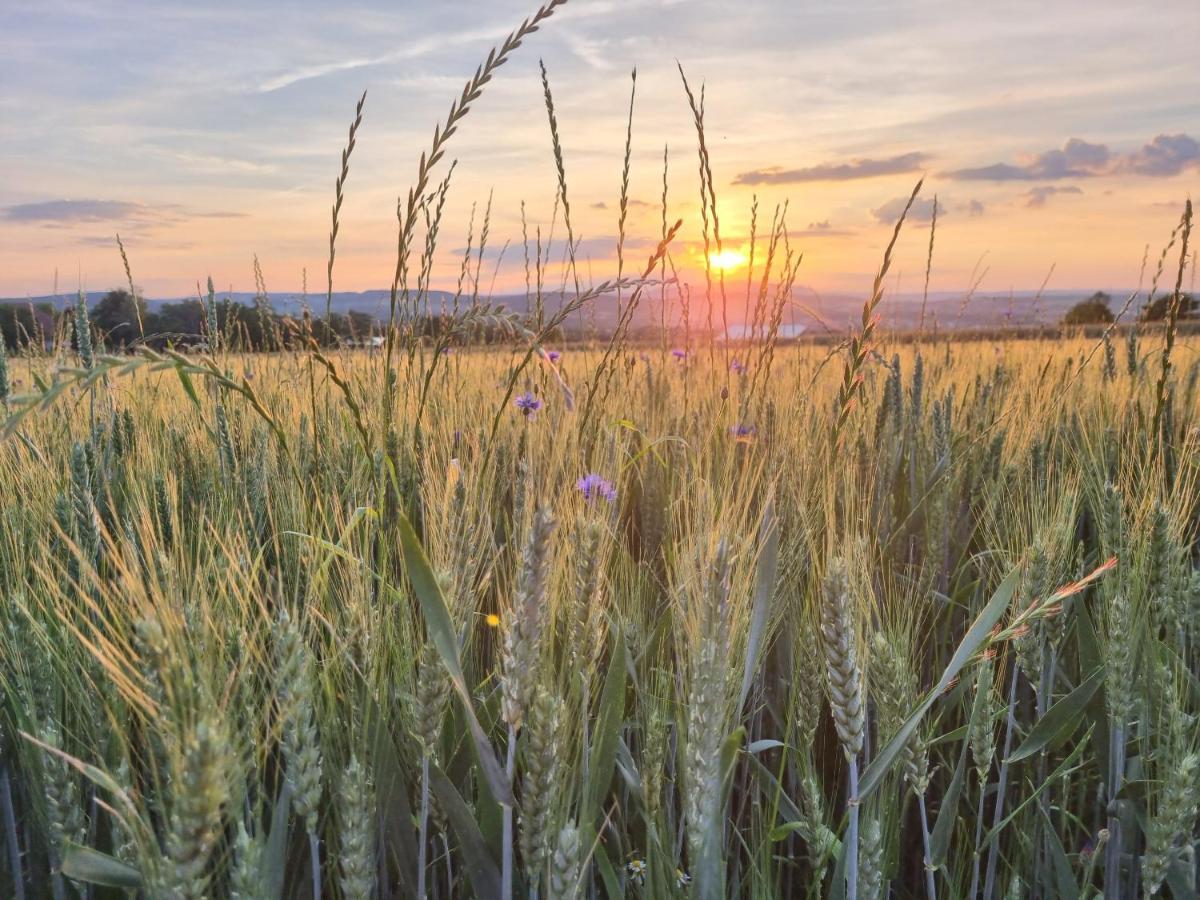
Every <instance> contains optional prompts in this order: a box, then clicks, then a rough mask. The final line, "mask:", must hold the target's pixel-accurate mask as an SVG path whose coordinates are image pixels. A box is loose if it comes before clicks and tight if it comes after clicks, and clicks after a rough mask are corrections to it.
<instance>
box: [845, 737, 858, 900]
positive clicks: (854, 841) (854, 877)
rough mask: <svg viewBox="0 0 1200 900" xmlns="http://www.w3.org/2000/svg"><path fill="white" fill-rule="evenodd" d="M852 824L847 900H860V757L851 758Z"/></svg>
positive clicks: (848, 842) (848, 837) (848, 830)
mask: <svg viewBox="0 0 1200 900" xmlns="http://www.w3.org/2000/svg"><path fill="white" fill-rule="evenodd" d="M849 793H850V798H849V800H848V801H847V802H848V803H849V806H850V824H849V825H848V826H847V827H846V900H858V806H859V803H858V757H856V756H851V757H850V789H849Z"/></svg>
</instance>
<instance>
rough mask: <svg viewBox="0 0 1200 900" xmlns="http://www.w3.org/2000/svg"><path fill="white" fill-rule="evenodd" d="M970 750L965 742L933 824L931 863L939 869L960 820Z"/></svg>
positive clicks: (930, 844)
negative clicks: (960, 804) (960, 800)
mask: <svg viewBox="0 0 1200 900" xmlns="http://www.w3.org/2000/svg"><path fill="white" fill-rule="evenodd" d="M969 749H970V744H968V743H967V742H966V741H963V745H962V750H960V751H959V754H958V765H956V766H955V767H954V777H953V778H951V779H950V787H948V788H947V789H946V794H945V796H944V797H943V798H942V799H941V802H940V803H939V809H938V817H937V821H935V822H934V823H933V833H932V834H931V835H930V836H929V857H930V861H931V862H932V863H933V865H934V866H935V867H938V868H940V867H941V866H942V865H943V864H944V863H945V861H946V851H947V850H948V849H949V847H950V837H951V836H952V835H953V833H954V822H955V820H956V819H957V818H958V801H959V798H960V797H962V791H963V783H964V782H965V781H966V778H967V751H968V750H969Z"/></svg>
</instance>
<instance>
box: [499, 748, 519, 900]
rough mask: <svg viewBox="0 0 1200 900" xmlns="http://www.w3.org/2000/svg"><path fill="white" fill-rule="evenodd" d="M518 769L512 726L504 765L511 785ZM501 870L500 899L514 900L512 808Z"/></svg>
mask: <svg viewBox="0 0 1200 900" xmlns="http://www.w3.org/2000/svg"><path fill="white" fill-rule="evenodd" d="M516 768H517V730H516V729H515V728H514V727H513V726H512V725H509V726H508V760H507V762H506V763H505V765H504V772H505V774H506V775H508V780H509V783H511V782H512V779H513V773H514V772H515V771H516ZM501 854H502V855H501V869H500V898H501V900H512V895H513V886H512V877H513V809H512V807H511V806H505V807H504V834H503V847H502V850H501Z"/></svg>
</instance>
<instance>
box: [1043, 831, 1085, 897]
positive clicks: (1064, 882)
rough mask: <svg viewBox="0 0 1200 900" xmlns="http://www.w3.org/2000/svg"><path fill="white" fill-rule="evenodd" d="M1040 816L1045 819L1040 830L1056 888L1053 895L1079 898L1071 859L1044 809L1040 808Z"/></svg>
mask: <svg viewBox="0 0 1200 900" xmlns="http://www.w3.org/2000/svg"><path fill="white" fill-rule="evenodd" d="M1042 818H1044V819H1045V820H1046V822H1045V828H1043V829H1042V830H1043V831H1044V832H1045V834H1046V847H1047V849H1049V851H1050V862H1051V871H1052V872H1053V875H1054V881H1055V884H1056V888H1057V890H1056V892H1055V895H1054V896H1056V897H1061V898H1062V900H1079V884H1078V882H1076V881H1075V873H1074V871H1073V870H1072V869H1071V861H1070V860H1068V859H1067V853H1066V851H1065V850H1063V845H1062V841H1060V840H1059V838H1058V831H1057V830H1056V829H1055V827H1054V822H1053V821H1051V819H1050V814H1049V813H1048V812H1047V811H1046V810H1045V809H1043V810H1042Z"/></svg>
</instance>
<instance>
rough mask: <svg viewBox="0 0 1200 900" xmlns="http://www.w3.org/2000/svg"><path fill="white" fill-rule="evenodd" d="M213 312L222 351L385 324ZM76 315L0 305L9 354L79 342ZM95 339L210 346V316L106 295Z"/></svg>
mask: <svg viewBox="0 0 1200 900" xmlns="http://www.w3.org/2000/svg"><path fill="white" fill-rule="evenodd" d="M211 302H212V303H213V306H214V308H215V314H216V322H217V329H218V331H219V333H220V335H221V345H222V346H224V347H228V348H229V349H233V350H247V351H252V350H287V349H293V348H299V347H305V346H308V345H309V342H310V340H311V341H315V342H316V343H317V344H318V345H319V346H322V347H328V346H334V345H347V344H350V345H368V344H369V343H370V342H371V339H372V338H374V337H376V336H378V335H379V334H381V333H382V326H381V325H380V323H379V322H378V321H377V320H376V319H375V317H374V316H372V315H371V314H369V313H364V312H359V311H358V310H350V311H349V312H348V313H346V314H345V315H343V314H341V313H331V314H330V316H329V318H328V321H326V319H325V318H324V317H323V316H312V315H310V314H308V313H305V314H303V315H301V316H290V315H284V314H280V313H277V312H276V311H275V310H274V309H272V308H271V305H270V303H269V302H268V301H267V300H266V299H262V298H260V299H258V300H256V301H255V303H253V304H245V303H239V302H237V301H235V300H233V299H232V298H229V297H226V298H224V299H217V300H213V301H211ZM74 317H75V312H74V307H73V306H72V305H70V304H68V305H65V306H64V307H62V308H56V307H55V305H54V304H52V303H46V302H41V303H23V304H19V303H6V304H0V336H2V337H3V340H4V343H5V346H6V347H7V348H8V349H9V350H13V351H17V350H23V349H27V348H29V347H35V348H36V347H41V348H49V347H51V346H53V344H54V343H55V341H56V340H57V339H58V338H59V337H62V338H63V339H66V340H70V341H71V342H72V344H73V343H74V337H73V322H74ZM88 318H89V320H90V323H91V329H92V335H93V339H94V340H95V341H96V343H97V346H102V347H104V348H105V349H106V350H107V351H110V352H120V351H123V350H129V349H131V348H134V347H137V346H142V345H145V346H149V347H153V348H155V349H162V348H163V347H169V346H173V347H179V348H192V349H204V348H206V347H207V346H208V345H209V344H210V342H211V335H210V334H209V315H208V309H207V307H206V304H205V302H203V301H201V300H199V299H192V300H180V301H177V302H173V303H163V304H161V305H160V306H158V307H157V308H155V309H153V310H152V309H150V308H149V307H148V306H147V304H146V301H145V300H144V299H142V298H141V297H135V296H134V295H133V294H131V293H130V292H129V291H128V290H125V289H117V290H112V291H109V292H108V293H107V294H105V295H104V297H102V298H101V299H100V301H99V302H98V303H96V304H95V305H94V306H92V307H91V308H90V309H89V310H88ZM445 324H446V323H445V321H444V320H443V318H442V317H441V316H437V315H427V316H422V317H420V318H418V319H417V320H416V322H415V327H416V329H417V331H418V333H419V334H420V335H422V336H429V337H437V336H438V335H439V334H441V333H442V329H443V328H444V327H445ZM500 338H501V335H500V334H498V333H493V332H492V331H491V330H489V329H482V330H480V333H479V334H477V335H473V339H474V340H477V341H481V342H484V343H490V342H492V341H495V340H499V339H500Z"/></svg>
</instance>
